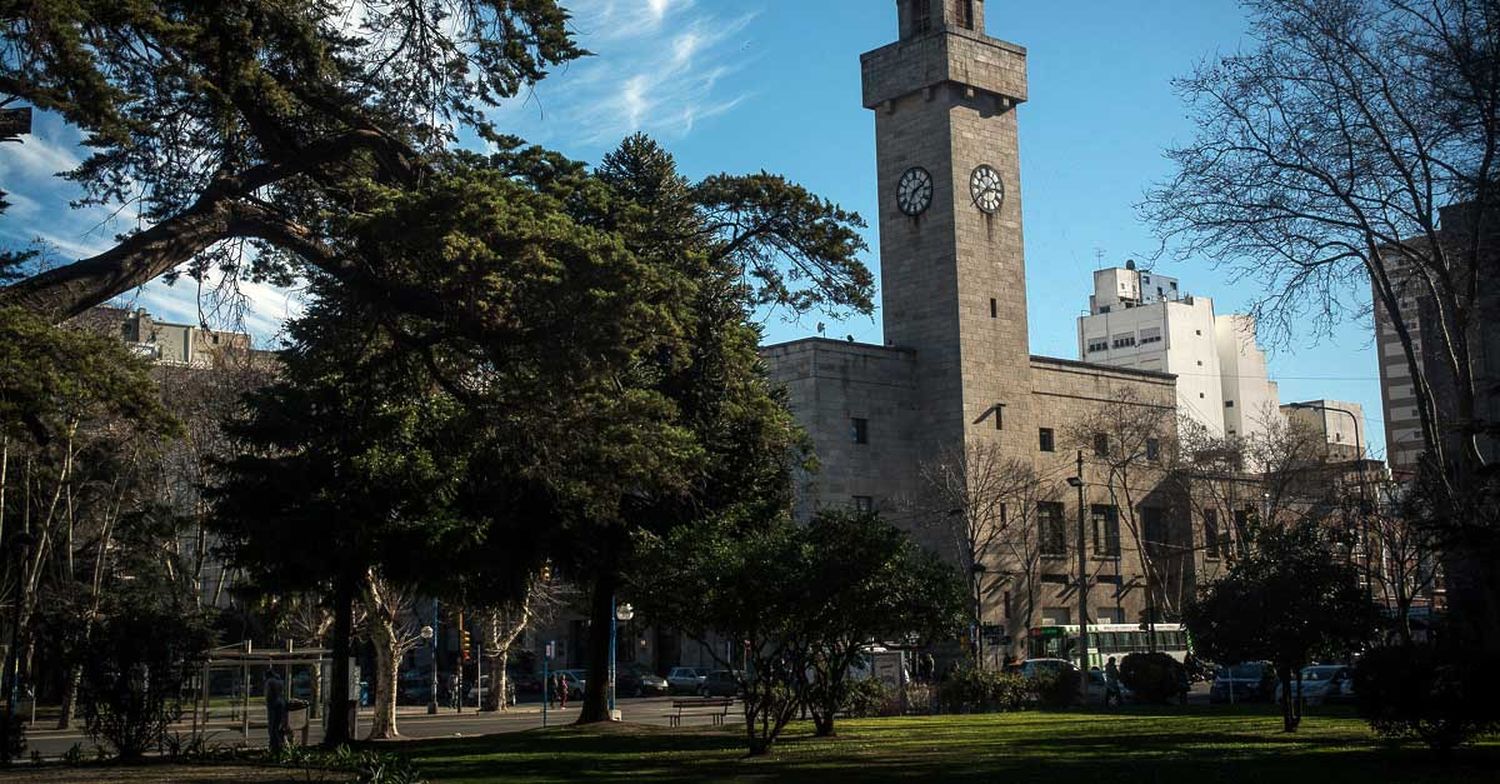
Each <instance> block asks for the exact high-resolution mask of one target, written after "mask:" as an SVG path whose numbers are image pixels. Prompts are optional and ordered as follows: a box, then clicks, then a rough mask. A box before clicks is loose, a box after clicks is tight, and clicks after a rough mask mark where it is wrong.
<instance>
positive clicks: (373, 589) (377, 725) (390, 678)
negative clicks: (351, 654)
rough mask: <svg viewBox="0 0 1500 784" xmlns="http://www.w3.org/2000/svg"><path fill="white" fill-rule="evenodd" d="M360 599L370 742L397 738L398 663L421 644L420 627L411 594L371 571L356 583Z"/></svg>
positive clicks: (398, 735)
mask: <svg viewBox="0 0 1500 784" xmlns="http://www.w3.org/2000/svg"><path fill="white" fill-rule="evenodd" d="M360 597H361V601H362V603H363V604H364V608H365V615H366V619H367V623H366V630H367V633H368V634H369V637H370V644H371V647H372V648H374V650H375V689H374V699H375V712H374V715H373V716H372V717H371V720H370V739H371V740H385V739H389V738H397V737H400V735H401V733H400V731H399V730H398V729H397V727H396V687H397V685H398V684H399V683H400V667H401V659H402V657H403V656H405V655H406V653H407V652H408V651H411V650H412V649H413V648H415V647H417V645H419V644H420V643H421V642H422V635H421V627H422V625H421V622H420V621H419V620H418V619H417V614H416V612H415V610H414V609H413V606H412V598H413V597H412V595H411V593H410V592H409V591H406V590H404V589H402V588H401V587H399V586H396V585H393V584H392V583H390V582H389V581H388V580H386V579H385V578H383V577H381V576H380V574H379V573H378V572H376V571H375V570H374V569H369V570H366V572H365V574H364V577H363V579H362V580H361V581H360Z"/></svg>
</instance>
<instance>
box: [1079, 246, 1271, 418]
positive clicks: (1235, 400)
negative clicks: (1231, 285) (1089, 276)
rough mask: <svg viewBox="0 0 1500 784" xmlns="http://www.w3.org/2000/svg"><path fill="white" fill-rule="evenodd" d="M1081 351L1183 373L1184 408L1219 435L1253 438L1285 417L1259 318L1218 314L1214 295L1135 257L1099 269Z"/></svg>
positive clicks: (1126, 364) (1180, 399) (1180, 401)
mask: <svg viewBox="0 0 1500 784" xmlns="http://www.w3.org/2000/svg"><path fill="white" fill-rule="evenodd" d="M1078 356H1079V358H1080V359H1083V360H1085V361H1088V362H1094V363H1098V364H1103V365H1110V366H1113V367H1120V368H1132V369H1136V370H1151V371H1158V372H1164V373H1170V374H1172V375H1174V376H1176V377H1177V408H1178V411H1180V412H1181V413H1182V414H1183V415H1184V416H1187V417H1189V418H1191V419H1192V420H1193V421H1195V422H1197V423H1198V424H1199V425H1201V426H1202V427H1203V429H1204V430H1205V432H1206V433H1207V435H1209V436H1211V437H1214V438H1224V437H1226V436H1231V437H1233V436H1238V437H1241V438H1251V437H1254V436H1255V435H1257V434H1259V433H1263V432H1265V431H1266V430H1268V429H1270V428H1272V427H1274V425H1275V424H1277V419H1278V418H1279V417H1280V416H1281V413H1280V401H1279V397H1280V393H1279V391H1278V389H1277V386H1276V383H1275V382H1273V381H1271V380H1270V378H1269V376H1268V373H1267V369H1266V355H1265V352H1264V351H1262V350H1261V349H1260V347H1259V346H1258V345H1257V344H1256V342H1255V322H1254V320H1253V319H1251V318H1250V317H1249V316H1239V315H1217V314H1216V313H1215V312H1214V303H1213V300H1212V299H1209V298H1208V297H1198V296H1193V295H1190V294H1186V293H1184V292H1182V291H1181V283H1180V281H1178V280H1177V279H1176V278H1169V277H1166V276H1163V275H1158V274H1156V273H1153V272H1149V271H1145V270H1137V269H1136V267H1135V263H1134V262H1127V263H1126V265H1125V266H1124V267H1112V268H1109V269H1102V270H1097V271H1096V272H1095V273H1094V293H1093V294H1092V295H1090V296H1089V313H1088V315H1085V316H1081V317H1079V319H1078Z"/></svg>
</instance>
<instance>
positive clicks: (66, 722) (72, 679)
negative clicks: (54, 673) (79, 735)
mask: <svg viewBox="0 0 1500 784" xmlns="http://www.w3.org/2000/svg"><path fill="white" fill-rule="evenodd" d="M82 680H83V667H82V665H78V664H75V665H73V666H72V667H69V668H68V679H67V681H65V682H64V683H63V693H62V710H61V711H59V712H58V716H57V728H58V729H60V730H65V729H68V728H70V727H72V726H73V711H74V710H75V708H76V706H77V704H78V684H79V682H80V681H82Z"/></svg>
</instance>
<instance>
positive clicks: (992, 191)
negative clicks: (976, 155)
mask: <svg viewBox="0 0 1500 784" xmlns="http://www.w3.org/2000/svg"><path fill="white" fill-rule="evenodd" d="M969 195H970V196H972V197H974V206H975V207H978V208H979V209H981V210H983V211H984V212H985V213H987V214H990V215H994V214H995V212H996V211H997V210H999V209H1000V205H1002V204H1004V203H1005V181H1004V180H1002V179H1000V172H997V171H995V169H994V167H992V166H990V165H989V164H981V165H980V166H979V167H978V168H976V169H974V173H973V174H971V175H969Z"/></svg>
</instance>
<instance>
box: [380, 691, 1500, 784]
mask: <svg viewBox="0 0 1500 784" xmlns="http://www.w3.org/2000/svg"><path fill="white" fill-rule="evenodd" d="M391 750H393V751H398V752H399V753H402V754H405V755H409V756H411V757H413V758H414V759H415V761H416V763H417V765H418V767H419V768H420V769H421V771H422V772H423V773H424V774H425V775H426V776H428V777H429V779H430V780H431V781H433V782H502V781H503V782H513V781H514V782H551V781H580V780H581V781H622V780H627V779H641V780H651V781H723V780H734V779H737V780H760V781H816V782H828V781H894V780H910V779H918V780H920V779H924V778H925V779H927V780H928V781H929V782H931V784H939V783H940V782H941V783H942V784H946V782H951V781H1000V782H1010V781H1047V782H1096V781H1106V782H1135V781H1141V782H1156V781H1162V782H1170V781H1184V782H1192V783H1193V784H1201V783H1202V782H1221V781H1223V782H1254V783H1255V784H1279V783H1280V782H1286V781H1308V782H1314V784H1331V783H1332V782H1359V783H1360V784H1377V783H1378V782H1393V781H1433V782H1438V781H1445V782H1446V781H1461V782H1488V781H1496V782H1500V742H1493V741H1492V742H1489V743H1486V744H1483V745H1480V746H1478V747H1475V748H1471V749H1466V750H1463V751H1461V752H1459V753H1458V754H1457V755H1456V756H1455V757H1454V759H1453V760H1451V761H1450V762H1448V763H1441V762H1439V761H1438V760H1436V759H1435V758H1434V757H1432V756H1430V755H1429V754H1428V752H1426V751H1425V750H1424V749H1422V748H1420V747H1418V746H1416V745H1403V746H1396V747H1393V746H1388V745H1385V744H1383V743H1382V742H1381V741H1379V739H1377V738H1376V737H1375V736H1373V735H1372V734H1371V733H1370V732H1369V730H1368V729H1366V727H1365V725H1364V724H1363V723H1362V722H1360V721H1358V720H1356V719H1353V718H1348V717H1341V718H1328V717H1309V718H1308V719H1307V720H1306V721H1305V722H1304V724H1303V728H1302V730H1301V731H1299V732H1298V733H1296V734H1294V735H1287V734H1283V733H1282V732H1281V731H1280V724H1279V719H1278V717H1276V716H1274V715H1271V714H1270V713H1269V712H1261V713H1257V714H1247V713H1245V712H1244V711H1243V710H1239V711H1235V710H1232V709H1224V710H1217V709H1208V708H1198V709H1172V710H1167V709H1162V710H1161V711H1152V710H1149V709H1134V710H1131V711H1128V712H1121V713H1114V714H1073V713H1019V714H1008V715H985V716H942V717H930V718H929V717H908V718H896V719H870V720H861V721H847V722H842V723H840V725H839V737H837V738H833V739H827V740H823V739H815V738H813V737H811V730H810V727H809V726H804V725H797V726H794V727H793V728H792V729H791V731H790V733H789V735H788V736H787V737H786V738H785V739H784V741H783V742H782V743H781V744H780V745H779V746H778V747H777V749H776V750H775V751H774V752H773V753H772V754H771V755H769V756H767V757H763V758H760V759H745V758H744V752H743V746H742V745H741V738H740V736H739V735H736V734H734V733H733V732H732V731H719V732H714V731H708V730H665V729H657V728H644V727H631V726H628V725H627V726H614V727H600V728H588V729H574V728H571V727H563V728H554V729H548V730H536V731H531V732H523V733H516V734H512V735H502V736H491V737H486V738H461V739H452V740H439V741H423V742H415V743H409V744H406V743H403V744H399V746H398V747H397V748H393V749H391Z"/></svg>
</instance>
